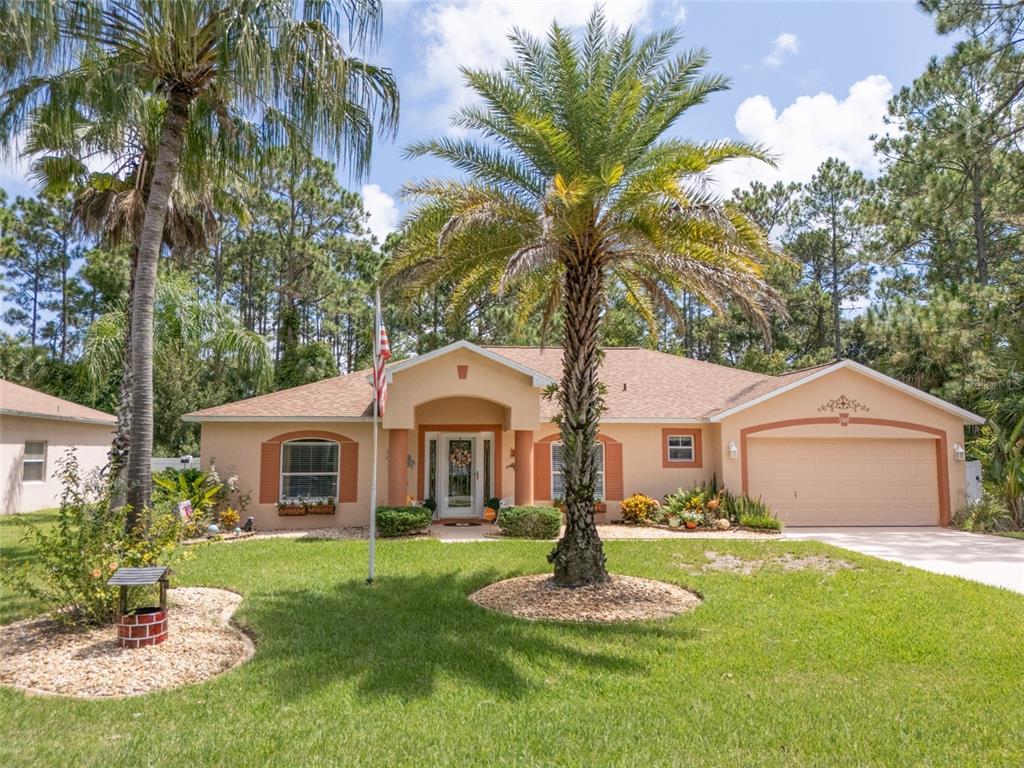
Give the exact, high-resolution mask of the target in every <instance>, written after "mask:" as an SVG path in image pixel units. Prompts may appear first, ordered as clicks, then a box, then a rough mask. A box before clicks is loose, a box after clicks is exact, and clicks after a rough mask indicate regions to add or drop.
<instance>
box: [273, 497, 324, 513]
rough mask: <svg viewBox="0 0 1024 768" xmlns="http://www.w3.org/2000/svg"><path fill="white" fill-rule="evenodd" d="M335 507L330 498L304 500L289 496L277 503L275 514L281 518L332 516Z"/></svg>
mask: <svg viewBox="0 0 1024 768" xmlns="http://www.w3.org/2000/svg"><path fill="white" fill-rule="evenodd" d="M336 511H337V505H336V504H335V503H334V497H332V496H316V497H309V498H304V497H301V496H290V497H287V498H284V499H281V500H280V501H279V502H277V514H278V515H280V516H282V517H292V516H296V515H333V514H334V513H335V512H336Z"/></svg>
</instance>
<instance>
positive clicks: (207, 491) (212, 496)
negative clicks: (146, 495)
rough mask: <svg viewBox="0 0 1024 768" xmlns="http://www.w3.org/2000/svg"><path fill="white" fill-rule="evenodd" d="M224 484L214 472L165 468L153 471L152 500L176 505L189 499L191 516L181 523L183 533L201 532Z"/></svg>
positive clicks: (195, 534) (207, 522)
mask: <svg viewBox="0 0 1024 768" xmlns="http://www.w3.org/2000/svg"><path fill="white" fill-rule="evenodd" d="M223 488H224V486H223V485H221V483H220V482H219V479H218V478H217V476H216V475H215V474H211V473H209V472H201V471H199V470H198V469H173V468H171V469H165V470H164V471H163V472H160V473H158V474H155V475H153V502H154V504H157V505H158V506H175V507H176V506H177V505H178V503H179V502H182V501H190V502H192V519H191V520H189V521H188V522H187V523H186V524H185V535H186V536H188V537H190V538H195V537H197V536H202V535H203V534H204V533H205V532H206V527H207V526H208V525H209V524H210V523H211V522H213V520H214V514H213V512H214V508H215V507H216V505H217V504H218V502H219V501H220V500H221V498H222V495H223V494H222V491H223Z"/></svg>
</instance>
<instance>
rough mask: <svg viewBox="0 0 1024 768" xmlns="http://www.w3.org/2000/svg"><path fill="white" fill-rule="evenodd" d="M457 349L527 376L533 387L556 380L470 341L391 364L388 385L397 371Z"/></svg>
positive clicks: (547, 384)
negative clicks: (473, 353)
mask: <svg viewBox="0 0 1024 768" xmlns="http://www.w3.org/2000/svg"><path fill="white" fill-rule="evenodd" d="M457 349H468V350H469V351H470V352H475V353H477V354H478V355H482V356H483V357H486V358H487V359H488V360H492V361H493V362H495V363H498V364H499V365H504V366H505V367H507V368H511V369H512V370H514V371H517V372H518V373H521V374H523V375H524V376H529V377H530V378H531V379H532V380H533V386H535V387H546V386H549V385H551V384H554V383H555V381H556V380H557V378H558V376H557V375H555V376H549V375H547V374H546V373H542V372H540V371H538V370H537V369H535V368H533V367H531V366H528V365H524V364H522V363H520V362H517V361H516V360H514V359H513V358H511V357H510V356H508V355H503V354H501V349H502V348H500V347H495V348H493V349H492V348H489V347H480V346H477V345H476V344H474V343H473V342H471V341H455V342H452V343H451V344H446V345H445V346H443V347H439V348H438V349H435V350H433V351H432V352H427V353H425V354H422V355H416V356H415V357H409V358H406V359H405V360H401V361H399V362H397V363H393V364H391V365H389V366H387V379H388V383H389V384H390V383H391V381H392V380H393V379H394V375H395V374H396V373H398V372H399V371H404V370H407V369H409V368H414V367H415V366H417V365H421V364H422V363H425V362H427V361H428V360H434V359H435V358H438V357H441V356H442V355H447V354H448V353H449V352H454V351H455V350H457Z"/></svg>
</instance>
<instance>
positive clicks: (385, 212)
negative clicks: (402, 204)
mask: <svg viewBox="0 0 1024 768" xmlns="http://www.w3.org/2000/svg"><path fill="white" fill-rule="evenodd" d="M362 192H363V208H365V209H366V212H367V213H368V214H370V222H369V224H368V227H369V229H370V232H371V233H372V234H373V235H374V236H375V237H376V238H377V239H378V240H379V241H380V242H381V243H383V242H384V239H385V238H386V237H387V236H388V234H389V233H391V232H394V231H395V229H397V228H398V208H397V207H396V206H395V200H394V198H393V197H391V195H389V194H388V193H387V192H385V191H384V190H383V189H381V188H380V185H379V184H364V185H363V190H362Z"/></svg>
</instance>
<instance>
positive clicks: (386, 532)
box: [377, 507, 434, 539]
mask: <svg viewBox="0 0 1024 768" xmlns="http://www.w3.org/2000/svg"><path fill="white" fill-rule="evenodd" d="M433 517H434V515H433V514H432V513H431V511H430V510H429V509H427V508H426V507H377V534H378V535H379V536H380V537H381V538H385V539H393V538H394V537H396V536H405V535H407V534H410V533H416V532H418V531H422V530H423V529H424V528H426V527H427V526H429V525H430V522H431V520H433Z"/></svg>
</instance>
